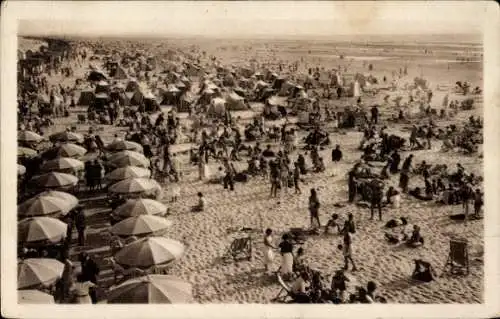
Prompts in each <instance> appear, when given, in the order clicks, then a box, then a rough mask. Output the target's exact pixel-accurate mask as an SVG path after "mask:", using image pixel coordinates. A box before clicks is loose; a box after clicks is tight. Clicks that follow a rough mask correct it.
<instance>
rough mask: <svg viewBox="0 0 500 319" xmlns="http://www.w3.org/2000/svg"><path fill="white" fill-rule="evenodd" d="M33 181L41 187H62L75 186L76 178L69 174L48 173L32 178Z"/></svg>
mask: <svg viewBox="0 0 500 319" xmlns="http://www.w3.org/2000/svg"><path fill="white" fill-rule="evenodd" d="M33 181H34V182H35V183H36V184H38V185H39V186H42V187H48V188H49V187H64V186H72V185H76V184H77V183H78V177H76V176H74V175H71V174H65V173H57V172H50V173H47V174H43V175H38V176H35V177H33Z"/></svg>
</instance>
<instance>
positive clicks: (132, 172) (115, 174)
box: [104, 166, 151, 181]
mask: <svg viewBox="0 0 500 319" xmlns="http://www.w3.org/2000/svg"><path fill="white" fill-rule="evenodd" d="M137 177H138V178H149V177H151V171H150V170H149V169H146V168H142V167H138V166H124V167H119V168H117V169H115V170H113V171H112V172H110V173H109V174H106V176H104V178H105V179H106V180H109V181H121V180H124V179H127V178H137Z"/></svg>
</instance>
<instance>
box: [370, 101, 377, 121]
mask: <svg viewBox="0 0 500 319" xmlns="http://www.w3.org/2000/svg"><path fill="white" fill-rule="evenodd" d="M371 114H372V118H371V123H372V124H377V123H378V106H377V105H374V106H372V108H371Z"/></svg>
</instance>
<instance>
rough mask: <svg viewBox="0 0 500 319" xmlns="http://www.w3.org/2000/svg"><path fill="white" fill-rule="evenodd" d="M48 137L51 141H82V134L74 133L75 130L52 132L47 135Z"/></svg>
mask: <svg viewBox="0 0 500 319" xmlns="http://www.w3.org/2000/svg"><path fill="white" fill-rule="evenodd" d="M49 139H50V140H51V141H52V142H56V141H61V142H77V143H82V142H83V135H81V134H78V133H75V132H71V131H64V132H59V133H54V134H52V135H51V136H49Z"/></svg>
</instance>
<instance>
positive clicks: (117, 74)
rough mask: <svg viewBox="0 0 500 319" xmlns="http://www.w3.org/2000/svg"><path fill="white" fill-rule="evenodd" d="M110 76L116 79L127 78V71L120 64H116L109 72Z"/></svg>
mask: <svg viewBox="0 0 500 319" xmlns="http://www.w3.org/2000/svg"><path fill="white" fill-rule="evenodd" d="M110 76H111V77H112V78H114V79H117V80H125V79H127V78H128V76H127V72H126V71H125V69H124V68H122V67H121V66H120V65H117V66H116V68H115V69H113V70H112V72H110Z"/></svg>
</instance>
